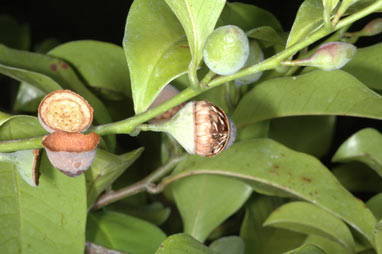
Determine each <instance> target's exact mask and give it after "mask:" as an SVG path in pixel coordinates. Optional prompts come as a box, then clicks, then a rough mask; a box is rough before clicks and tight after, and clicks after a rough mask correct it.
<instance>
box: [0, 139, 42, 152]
mask: <svg viewBox="0 0 382 254" xmlns="http://www.w3.org/2000/svg"><path fill="white" fill-rule="evenodd" d="M42 138H43V136H39V137H33V138H26V139H15V140H8V141H1V142H0V152H13V151H18V150H29V149H35V148H42V147H43V146H42Z"/></svg>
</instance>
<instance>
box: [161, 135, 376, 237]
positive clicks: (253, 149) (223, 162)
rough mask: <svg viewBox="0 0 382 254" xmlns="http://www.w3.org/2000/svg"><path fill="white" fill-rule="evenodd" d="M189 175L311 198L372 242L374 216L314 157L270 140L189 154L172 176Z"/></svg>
mask: <svg viewBox="0 0 382 254" xmlns="http://www.w3.org/2000/svg"><path fill="white" fill-rule="evenodd" d="M190 174H192V175H193V176H192V177H189V178H190V179H192V178H195V176H194V175H199V174H208V175H223V176H226V177H233V178H237V179H241V180H243V181H245V182H246V183H248V184H251V186H252V187H253V188H254V190H255V191H257V192H260V193H264V194H268V195H280V196H292V197H297V198H300V199H303V200H306V201H309V202H311V203H314V204H316V205H317V206H319V207H321V208H323V209H324V210H326V211H327V212H329V213H331V214H332V215H335V216H337V217H338V218H341V219H343V220H345V221H346V222H347V223H349V224H350V225H351V226H352V227H353V228H354V229H356V230H357V231H359V232H360V233H361V234H363V235H364V236H365V237H366V238H367V239H368V240H369V242H371V241H372V238H373V237H372V232H373V229H374V226H375V223H376V220H375V218H374V216H373V215H372V213H371V212H370V210H369V209H367V208H366V207H365V205H364V203H362V202H361V201H360V200H358V199H356V198H355V197H354V196H352V195H351V194H350V193H349V192H348V191H347V190H346V189H345V188H343V187H342V186H341V185H340V183H339V182H338V181H337V179H336V178H335V177H334V176H333V175H332V174H331V173H330V171H329V170H328V169H327V168H326V167H325V166H324V165H322V164H321V162H319V161H318V160H317V159H316V158H314V157H312V156H310V155H307V154H303V153H298V152H295V151H292V150H290V149H288V148H286V147H284V146H282V145H280V144H279V143H276V142H275V141H272V140H270V139H255V140H249V141H246V142H244V141H243V142H240V143H237V144H234V145H233V146H231V147H230V148H229V149H227V150H225V151H224V152H222V153H221V154H219V155H218V156H215V157H212V158H208V159H206V158H200V157H197V156H190V157H189V158H188V159H187V160H186V161H184V162H183V163H182V164H180V165H178V167H177V168H176V170H175V171H174V173H173V176H172V177H175V179H177V180H178V179H181V178H183V177H187V176H188V175H190ZM170 179H174V178H170ZM175 179H174V180H175ZM167 181H169V180H167ZM176 182H177V181H176ZM176 182H175V183H176ZM193 198H194V199H196V200H197V198H196V197H195V196H193ZM338 200H341V202H338Z"/></svg>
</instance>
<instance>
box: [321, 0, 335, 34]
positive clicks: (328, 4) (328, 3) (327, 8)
mask: <svg viewBox="0 0 382 254" xmlns="http://www.w3.org/2000/svg"><path fill="white" fill-rule="evenodd" d="M338 2H339V0H322V5H323V6H324V13H323V15H324V22H325V26H327V27H328V28H330V27H331V26H332V24H331V21H330V18H331V16H332V11H333V10H334V8H336V6H337V4H338Z"/></svg>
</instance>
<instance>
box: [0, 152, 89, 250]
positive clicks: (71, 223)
mask: <svg viewBox="0 0 382 254" xmlns="http://www.w3.org/2000/svg"><path fill="white" fill-rule="evenodd" d="M0 167H1V171H0V174H1V176H0V199H1V202H0V224H1V225H2V227H0V235H1V236H2V239H1V251H2V252H3V253H23V254H27V253H31V254H32V253H33V254H34V253H63V254H66V253H82V252H83V250H84V246H85V237H84V231H85V222H86V189H85V179H84V176H83V175H81V176H78V177H76V178H71V177H67V176H66V175H64V174H62V173H60V172H59V171H58V170H56V169H55V168H53V166H51V164H50V163H49V160H48V158H47V157H46V156H45V154H44V155H43V157H42V160H41V166H40V170H41V173H42V175H41V177H40V184H39V186H38V187H37V188H33V187H31V186H29V185H28V184H27V183H25V182H24V181H23V180H22V178H21V177H20V175H19V174H18V173H17V172H16V169H15V167H14V166H12V164H9V163H4V162H0Z"/></svg>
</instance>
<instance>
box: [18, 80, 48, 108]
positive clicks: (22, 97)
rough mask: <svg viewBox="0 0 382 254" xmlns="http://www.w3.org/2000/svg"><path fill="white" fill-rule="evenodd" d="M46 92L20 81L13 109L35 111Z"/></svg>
mask: <svg viewBox="0 0 382 254" xmlns="http://www.w3.org/2000/svg"><path fill="white" fill-rule="evenodd" d="M45 94H46V92H44V91H43V90H41V89H39V88H38V87H36V86H33V85H30V84H28V83H25V82H21V83H20V86H19V90H18V91H17V96H16V100H15V103H14V105H13V109H14V110H15V111H26V112H36V111H37V109H38V106H39V105H40V102H41V100H42V98H44V96H45Z"/></svg>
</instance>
